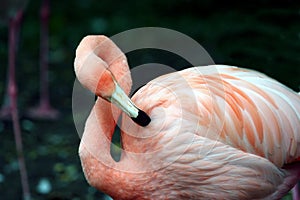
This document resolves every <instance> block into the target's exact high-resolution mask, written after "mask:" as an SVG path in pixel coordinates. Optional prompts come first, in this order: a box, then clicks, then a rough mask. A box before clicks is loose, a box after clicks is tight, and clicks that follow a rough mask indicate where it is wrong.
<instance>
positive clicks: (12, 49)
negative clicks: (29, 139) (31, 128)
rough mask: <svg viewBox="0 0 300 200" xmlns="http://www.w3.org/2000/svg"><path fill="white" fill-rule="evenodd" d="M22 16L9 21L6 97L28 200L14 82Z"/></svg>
mask: <svg viewBox="0 0 300 200" xmlns="http://www.w3.org/2000/svg"><path fill="white" fill-rule="evenodd" d="M22 16H23V10H19V11H18V12H17V13H16V16H15V17H13V18H12V19H10V25H9V73H8V74H9V76H8V89H7V91H8V96H9V99H10V103H9V113H10V116H11V118H12V123H13V130H14V136H15V141H16V149H17V154H18V163H19V169H20V175H21V184H22V188H23V199H30V191H29V183H28V177H27V170H26V165H25V160H24V154H23V145H22V135H21V128H20V123H19V114H18V106H17V101H18V95H17V84H16V80H15V73H16V70H15V62H16V58H15V55H16V39H17V33H18V30H19V27H20V25H21V19H22Z"/></svg>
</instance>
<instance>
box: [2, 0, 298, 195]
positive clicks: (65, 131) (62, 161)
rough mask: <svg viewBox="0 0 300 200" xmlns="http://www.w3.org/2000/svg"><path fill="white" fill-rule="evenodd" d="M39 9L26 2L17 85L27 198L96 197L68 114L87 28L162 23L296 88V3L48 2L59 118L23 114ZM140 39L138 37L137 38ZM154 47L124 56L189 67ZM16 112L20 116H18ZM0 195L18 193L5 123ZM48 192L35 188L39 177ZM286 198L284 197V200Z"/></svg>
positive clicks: (34, 89) (34, 77)
mask: <svg viewBox="0 0 300 200" xmlns="http://www.w3.org/2000/svg"><path fill="white" fill-rule="evenodd" d="M39 8H40V1H38V0H32V1H30V2H29V3H28V5H27V7H26V12H25V16H24V21H23V25H22V29H21V34H20V42H19V47H18V58H17V84H18V88H19V89H18V91H19V99H18V104H19V109H20V113H21V120H20V121H21V127H22V137H23V145H24V151H25V159H26V164H27V170H28V175H29V181H30V188H31V193H32V196H33V197H34V199H94V198H97V197H98V199H101V196H102V194H101V193H100V192H97V191H96V190H95V189H93V188H91V187H89V186H88V184H87V183H86V181H85V179H84V176H83V173H82V170H81V166H80V161H79V158H78V155H77V149H78V145H79V142H80V140H79V137H78V135H77V133H76V130H75V127H74V124H73V118H72V113H71V112H72V101H71V96H72V88H73V82H74V80H75V75H74V72H73V59H74V53H75V49H76V47H77V45H78V43H79V41H80V40H81V39H82V37H84V36H85V35H88V34H105V35H107V36H112V35H114V34H117V33H119V32H122V31H125V30H128V29H132V28H138V27H146V26H155V27H164V28H170V29H174V30H176V31H179V32H182V33H184V34H186V35H188V36H190V37H192V38H193V39H195V40H197V41H198V42H199V43H200V44H201V45H202V46H203V47H204V48H205V49H206V50H207V51H208V52H209V54H210V55H211V57H212V58H213V59H214V61H215V63H220V64H228V65H236V66H240V67H246V68H251V69H256V70H259V71H261V72H264V73H266V74H267V75H269V76H271V77H273V78H275V79H277V80H279V81H280V82H282V83H284V84H286V85H287V86H289V87H291V88H292V89H294V90H296V91H299V86H300V78H299V77H300V54H299V53H300V3H299V1H296V0H295V1H293V0H282V1H279V0H277V1H274V0H252V1H250V0H246V1H230V0H227V1H216V0H212V1H208V0H202V1H196V0H195V1H193V0H177V1H174V0H164V1H152V0H144V1H134V0H129V1H112V0H102V1H96V0H73V1H61V0H53V1H51V16H50V25H49V37H50V41H49V46H50V52H49V56H50V57H49V80H50V94H51V95H50V97H51V103H52V105H53V106H54V107H55V108H57V109H59V111H60V112H61V117H60V119H59V120H54V121H47V120H46V121H45V120H44V121H42V120H33V119H30V118H26V117H24V116H25V115H24V113H25V112H26V110H27V109H28V107H31V106H34V105H36V104H37V103H38V98H39V96H38V95H39V93H38V91H39V28H40V25H39V23H40V21H39ZM137 39H138V38H137ZM7 49H8V36H7V24H6V23H4V21H2V23H1V24H0V80H1V81H0V100H2V99H3V98H4V97H3V95H4V91H5V87H6V81H5V80H6V71H7V56H8V55H7ZM168 56H171V57H172V56H173V57H174V55H170V54H167V53H165V52H159V51H155V50H140V51H136V52H131V53H130V54H129V63H130V65H131V67H134V66H136V65H139V64H143V63H146V62H160V63H165V64H169V65H171V66H172V67H175V66H176V67H177V69H182V68H184V67H188V63H186V62H184V61H182V60H181V59H180V58H178V57H176V56H175V57H174V58H172V59H170V57H168ZM22 116H23V117H22ZM0 146H1V151H0V196H1V199H20V198H21V194H22V192H21V191H22V189H21V184H20V177H19V171H18V165H17V157H16V150H15V142H14V136H13V132H12V124H11V122H10V121H4V120H3V121H1V122H0ZM42 180H43V181H44V182H45V181H46V182H48V183H50V185H51V188H52V189H51V190H50V191H49V192H47V193H46V194H42V193H40V192H39V191H40V190H39V189H38V185H40V184H41V183H42V182H41V181H42ZM289 198H290V197H287V199H289Z"/></svg>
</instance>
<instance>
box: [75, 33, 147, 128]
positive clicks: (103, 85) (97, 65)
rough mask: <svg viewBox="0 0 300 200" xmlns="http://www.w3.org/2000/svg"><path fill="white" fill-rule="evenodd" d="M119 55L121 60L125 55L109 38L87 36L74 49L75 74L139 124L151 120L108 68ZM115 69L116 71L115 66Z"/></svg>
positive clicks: (83, 82) (89, 87)
mask: <svg viewBox="0 0 300 200" xmlns="http://www.w3.org/2000/svg"><path fill="white" fill-rule="evenodd" d="M120 58H121V59H123V60H124V58H125V55H124V54H123V52H122V51H121V50H120V49H119V48H118V47H117V46H116V45H115V44H114V43H113V42H112V41H111V40H110V39H109V38H107V37H105V36H87V37H85V38H84V39H83V40H82V41H81V42H80V44H79V45H78V47H77V50H76V58H75V62H74V66H75V73H76V76H77V78H78V80H79V81H80V83H81V84H82V85H83V86H84V87H86V88H87V89H89V90H90V91H92V92H93V93H94V94H95V95H97V96H99V97H101V98H103V99H105V100H106V101H109V102H111V103H113V104H114V105H116V106H117V107H119V108H120V109H121V110H122V111H123V112H125V113H126V114H127V115H128V116H129V117H131V119H132V120H133V121H134V122H136V123H137V124H139V125H140V126H147V125H148V124H149V123H150V121H151V119H150V117H149V116H148V115H147V114H146V113H145V112H144V111H142V110H140V109H139V108H137V106H135V104H134V103H133V102H132V101H131V100H130V98H129V97H128V96H127V95H126V93H125V92H124V90H123V89H122V88H121V86H120V85H119V84H118V82H117V79H116V78H115V76H114V74H113V73H112V70H111V69H114V68H111V66H112V65H114V64H115V63H118V65H120V64H119V63H120V62H118V61H119V60H120ZM125 59H126V58H125ZM120 67H121V66H120ZM120 70H121V69H120ZM114 71H115V72H116V73H118V70H114Z"/></svg>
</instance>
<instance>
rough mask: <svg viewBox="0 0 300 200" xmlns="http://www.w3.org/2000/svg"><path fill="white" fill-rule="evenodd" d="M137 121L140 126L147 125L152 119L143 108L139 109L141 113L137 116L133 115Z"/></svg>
mask: <svg viewBox="0 0 300 200" xmlns="http://www.w3.org/2000/svg"><path fill="white" fill-rule="evenodd" d="M131 119H132V120H133V121H134V122H135V123H137V124H138V125H140V126H143V127H145V126H147V125H148V124H149V123H150V122H151V119H150V117H149V116H148V115H147V114H146V113H145V112H144V111H142V110H140V109H139V114H138V116H137V117H136V118H134V117H132V118H131Z"/></svg>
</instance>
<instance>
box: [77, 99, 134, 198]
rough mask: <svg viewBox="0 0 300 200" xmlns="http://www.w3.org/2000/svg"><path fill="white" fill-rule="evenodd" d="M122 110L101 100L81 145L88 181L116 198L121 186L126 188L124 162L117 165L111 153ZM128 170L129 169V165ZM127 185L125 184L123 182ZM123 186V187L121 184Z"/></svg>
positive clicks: (80, 151) (91, 115)
mask: <svg viewBox="0 0 300 200" xmlns="http://www.w3.org/2000/svg"><path fill="white" fill-rule="evenodd" d="M119 115H120V110H119V109H117V108H116V107H115V106H113V105H112V104H110V103H108V102H106V101H105V100H103V99H101V98H98V100H97V102H96V104H95V106H94V108H93V109H92V111H91V113H90V116H89V117H88V119H87V122H86V126H85V130H84V133H83V136H82V139H81V142H80V147H79V155H80V159H81V163H82V168H83V171H84V173H85V176H86V179H87V180H88V182H89V184H91V185H92V186H93V187H95V188H97V189H98V190H101V191H102V192H105V193H107V194H110V195H116V194H117V193H118V191H117V188H118V189H120V190H121V189H122V188H121V186H122V185H123V186H126V185H127V184H126V183H125V181H126V180H125V179H124V177H126V176H127V175H125V174H128V173H127V172H125V171H123V170H122V169H124V167H122V166H123V163H124V162H125V163H128V162H127V161H126V160H127V158H123V159H122V160H121V161H120V162H115V161H114V160H113V158H112V156H111V154H110V145H111V139H112V135H113V132H114V128H115V124H116V123H115V122H116V119H117V117H118V116H119ZM127 167H129V166H127ZM123 182H124V183H123ZM122 183H123V184H122Z"/></svg>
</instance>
